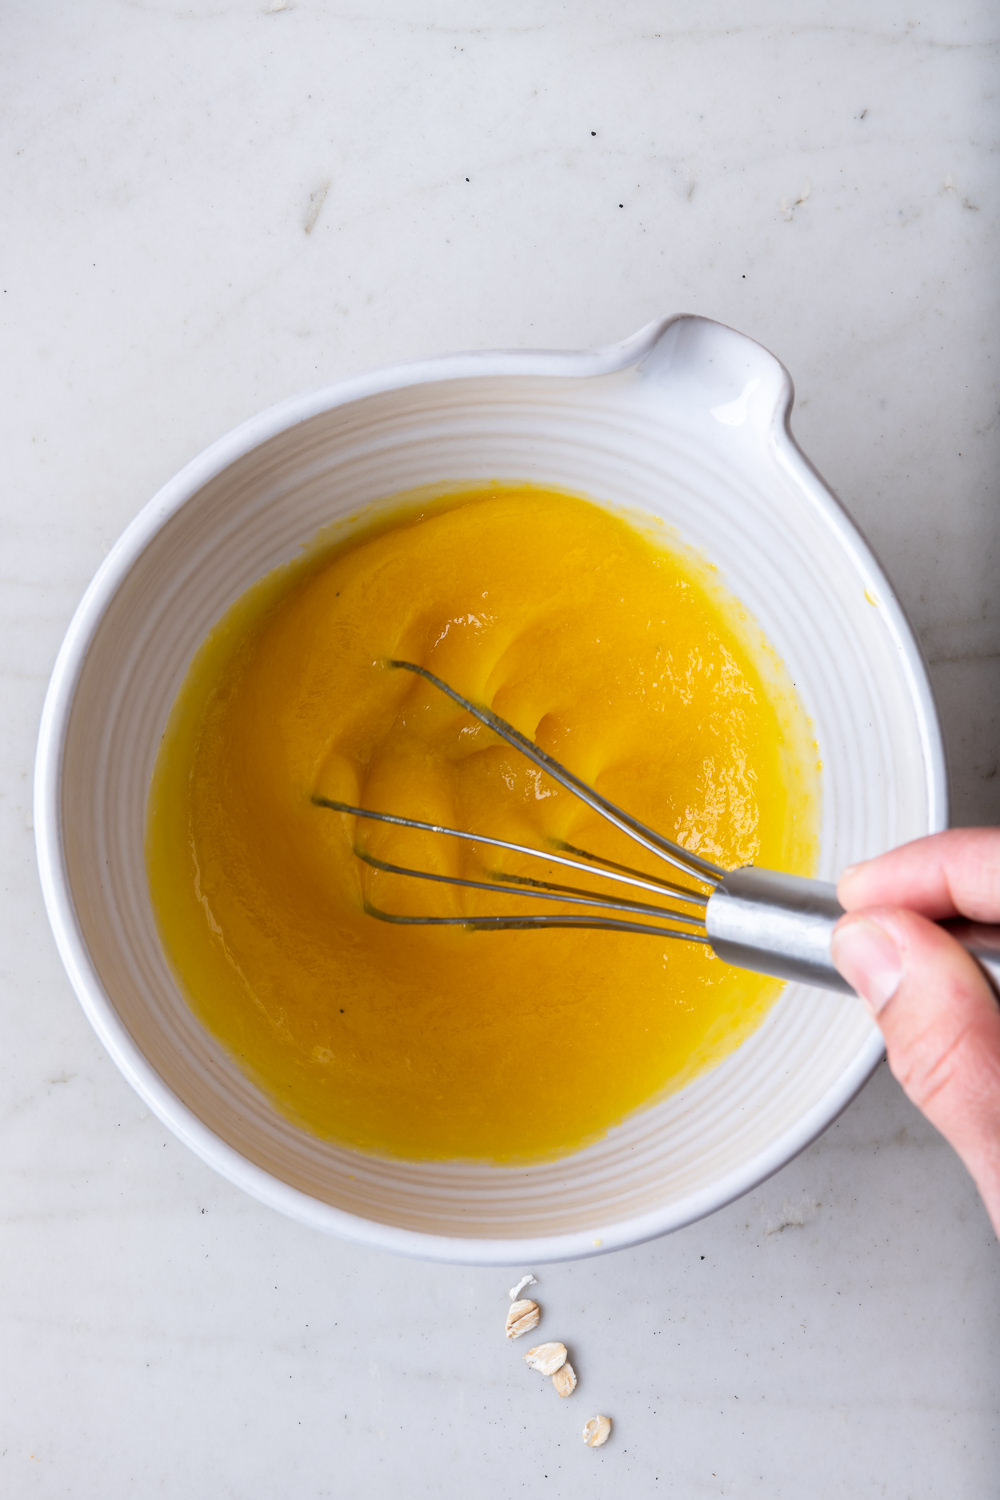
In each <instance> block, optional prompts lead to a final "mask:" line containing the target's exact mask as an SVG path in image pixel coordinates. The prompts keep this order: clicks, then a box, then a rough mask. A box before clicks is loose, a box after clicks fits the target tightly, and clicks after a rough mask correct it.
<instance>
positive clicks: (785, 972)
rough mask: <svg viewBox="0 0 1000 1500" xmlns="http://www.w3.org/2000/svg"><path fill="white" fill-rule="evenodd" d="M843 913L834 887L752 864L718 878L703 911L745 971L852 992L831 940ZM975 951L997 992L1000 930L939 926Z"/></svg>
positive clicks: (719, 942)
mask: <svg viewBox="0 0 1000 1500" xmlns="http://www.w3.org/2000/svg"><path fill="white" fill-rule="evenodd" d="M843 915H844V908H843V907H842V906H841V904H840V902H839V901H838V900H837V892H836V887H835V886H832V885H829V884H828V883H827V882H826V881H823V880H804V879H803V878H802V877H801V876H800V875H784V874H781V873H780V872H779V871H777V870H758V869H756V868H755V867H754V866H753V865H747V866H745V867H744V868H743V869H742V870H731V871H730V872H729V874H728V875H726V876H725V877H724V879H723V880H722V881H720V883H719V885H718V886H717V887H716V889H715V891H714V892H713V894H712V896H711V897H710V899H709V902H708V906H707V908H706V911H705V929H706V931H707V933H708V939H709V942H710V943H711V944H712V947H713V949H714V950H715V952H716V953H717V954H718V956H719V957H720V958H721V959H724V960H725V962H726V963H730V964H736V965H737V966H738V967H739V968H741V969H754V970H756V971H757V972H758V973H761V974H773V975H774V976H775V977H776V978H778V979H793V980H794V979H798V980H802V981H804V982H805V983H806V984H817V985H820V986H822V987H823V988H825V989H829V990H842V991H844V992H845V993H847V994H851V993H852V991H851V988H850V985H849V984H848V983H847V981H846V980H845V979H843V978H842V977H841V976H840V974H839V973H838V972H837V970H836V969H835V968H834V966H833V960H832V959H831V957H830V939H831V937H832V935H833V929H834V927H835V925H836V923H837V920H838V918H840V917H842V916H843ZM941 926H942V927H943V928H944V929H945V931H947V932H949V933H951V935H952V936H953V937H956V938H957V939H958V941H959V942H960V943H961V944H962V946H963V947H964V948H965V949H966V950H967V951H968V952H969V953H971V954H972V956H973V958H975V959H976V961H977V962H978V963H979V965H980V967H981V968H982V969H983V971H984V972H985V974H986V977H987V979H988V980H989V981H990V983H991V984H992V986H993V988H994V990H995V991H996V992H997V994H998V995H1000V927H990V926H985V925H983V926H977V925H975V924H973V923H971V922H961V921H951V922H942V923H941Z"/></svg>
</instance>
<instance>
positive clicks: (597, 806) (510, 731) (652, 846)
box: [388, 660, 726, 886]
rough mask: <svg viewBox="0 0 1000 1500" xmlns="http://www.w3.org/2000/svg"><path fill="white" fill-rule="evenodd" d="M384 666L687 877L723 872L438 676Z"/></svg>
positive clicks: (711, 877)
mask: <svg viewBox="0 0 1000 1500" xmlns="http://www.w3.org/2000/svg"><path fill="white" fill-rule="evenodd" d="M388 665H389V666H390V667H400V668H402V669H403V670H404V671H406V672H413V673H415V674H416V675H417V676H418V677H422V678H424V680H425V681H426V682H429V683H431V684H432V685H433V686H434V687H436V688H438V689H440V691H441V692H442V693H445V694H446V695H447V696H448V697H449V698H450V699H451V700H452V702H453V703H456V704H457V705H458V706H459V708H462V709H464V710H465V712H466V713H469V714H471V715H472V716H473V718H474V719H478V720H479V722H480V724H485V725H486V727H487V729H492V730H493V732H494V734H498V735H499V736H500V738H501V739H502V740H506V741H507V743H508V744H509V745H512V746H513V747H514V749H516V750H519V751H520V752H521V754H522V755H524V756H526V758H527V759H528V760H530V761H533V762H534V764H535V765H536V766H539V767H540V768H541V769H542V770H543V771H545V772H547V773H548V775H549V776H551V777H552V779H553V781H556V782H558V783H559V785H560V786H562V787H565V788H566V790H567V791H568V792H572V793H573V795H574V796H576V797H578V798H579V799H580V801H581V802H584V803H586V805H587V806H588V807H589V808H591V809H592V810H593V811H594V812H596V813H599V814H600V816H601V817H602V818H604V819H605V820H606V821H607V822H608V823H611V824H613V825H614V827H615V828H617V829H619V830H620V831H621V832H622V833H624V834H627V835H628V837H629V838H630V839H633V840H634V841H635V843H637V844H641V845H642V847H643V848H644V849H647V850H648V851H649V852H650V853H651V854H657V855H659V856H660V857H661V858H662V859H665V860H666V861H667V863H668V864H672V865H673V866H674V867H675V868H676V869H678V870H681V871H682V872H683V873H684V874H685V875H688V876H691V877H693V878H694V879H695V880H700V881H703V882H704V883H705V884H707V885H711V886H714V885H716V884H717V883H718V881H719V880H721V879H722V878H723V876H724V875H725V873H726V872H725V870H724V869H723V868H722V866H721V865H716V864H713V863H712V861H711V860H708V859H703V858H702V856H701V855H700V854H692V853H691V851H690V850H689V849H684V848H683V847H682V846H681V845H680V844H675V843H674V841H673V840H672V839H668V838H666V837H665V836H664V835H663V834H661V833H657V832H656V830H655V829H653V828H647V827H646V825H645V823H640V822H639V820H638V818H633V817H632V815H631V814H630V813H627V812H625V811H624V810H623V809H622V808H620V807H616V806H615V804H614V803H613V802H610V801H609V800H608V799H607V797H602V796H601V794H600V793H599V792H597V791H595V790H594V788H593V787H591V786H588V785H587V783H586V782H585V781H581V780H580V779H579V777H578V776H574V775H573V772H572V771H569V770H567V769H566V767H565V766H564V765H562V764H561V763H560V762H559V761H557V760H555V759H554V757H553V756H551V755H549V754H548V753H547V751H545V750H543V749H542V748H541V746H540V745H536V744H535V743H534V741H533V740H529V739H528V737H527V735H523V734H522V733H521V731H520V730H519V729H515V728H514V726H513V724H508V722H507V720H506V719H502V718H501V717H500V715H499V714H496V713H494V712H493V710H492V709H489V708H483V707H481V706H480V705H479V704H476V703H473V702H472V701H471V700H470V699H469V698H465V697H463V696H462V694H461V693H460V692H458V690H457V689H456V688H453V687H451V686H450V685H449V684H448V683H447V682H444V681H442V679H441V678H440V677H436V676H435V675H434V673H433V672H430V671H428V669H427V668H426V667H420V666H418V665H417V664H416V662H412V661H399V660H392V661H390V662H389V663H388Z"/></svg>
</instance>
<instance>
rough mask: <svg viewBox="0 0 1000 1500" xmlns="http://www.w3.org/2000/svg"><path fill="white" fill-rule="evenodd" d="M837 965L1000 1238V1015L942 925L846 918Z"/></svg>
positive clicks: (891, 913)
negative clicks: (973, 1185)
mask: <svg viewBox="0 0 1000 1500" xmlns="http://www.w3.org/2000/svg"><path fill="white" fill-rule="evenodd" d="M832 952H833V961H834V963H835V964H836V965H837V968H838V969H839V970H840V972H841V973H842V974H843V976H844V978H845V979H846V980H847V982H848V984H850V985H851V986H852V987H853V988H854V989H856V990H857V992H858V994H859V995H860V996H861V997H862V999H863V1000H865V1001H866V1003H867V1004H868V1007H869V1009H870V1010H871V1012H872V1014H873V1015H874V1017H875V1019H876V1021H877V1022H878V1024H879V1026H880V1027H881V1030H882V1034H883V1036H884V1037H885V1045H886V1052H887V1053H888V1057H889V1066H890V1068H891V1069H892V1071H893V1073H894V1075H895V1077H896V1078H897V1079H898V1080H899V1082H900V1083H901V1084H902V1086H903V1088H904V1089H905V1091H906V1093H907V1094H908V1096H909V1097H910V1099H911V1100H912V1101H913V1103H914V1104H915V1105H916V1106H917V1108H918V1109H921V1110H922V1111H923V1112H924V1114H925V1115H926V1116H927V1118H928V1119H929V1120H930V1122H931V1124H932V1125H935V1126H936V1127H937V1129H938V1130H940V1132H941V1134H942V1135H943V1136H944V1137H945V1138H946V1140H948V1141H949V1142H950V1143H951V1145H952V1146H953V1147H954V1148H955V1150H956V1151H957V1152H958V1154H959V1156H960V1157H961V1158H962V1160H963V1161H964V1163H965V1165H966V1166H967V1167H968V1169H969V1171H970V1172H971V1174H972V1176H973V1178H974V1179H975V1182H976V1185H977V1186H978V1188H979V1190H980V1193H981V1194H982V1196H983V1200H984V1202H985V1204H986V1207H987V1209H988V1210H989V1212H990V1216H991V1218H992V1219H993V1223H994V1226H995V1227H996V1228H997V1231H998V1233H1000V1007H998V1006H997V1002H996V998H995V996H994V994H993V991H992V989H991V988H990V986H989V984H988V983H987V981H986V979H985V977H984V976H983V973H982V970H981V969H980V968H979V965H978V964H977V963H976V961H975V959H973V958H972V957H971V956H970V955H969V954H968V953H966V952H965V951H964V949H962V948H961V947H960V946H959V945H958V943H956V942H955V941H954V939H953V938H951V937H949V936H948V934H947V933H946V932H944V931H943V930H942V929H941V928H940V927H938V926H937V924H936V923H934V922H931V921H928V920H927V918H926V917H921V916H918V915H917V914H916V913H915V912H912V911H904V910H900V909H898V908H895V907H888V906H877V907H872V908H869V909H868V910H865V911H860V912H852V913H850V915H848V916H846V917H843V918H841V920H840V922H838V924H837V927H836V929H835V931H834V937H833V949H832Z"/></svg>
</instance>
